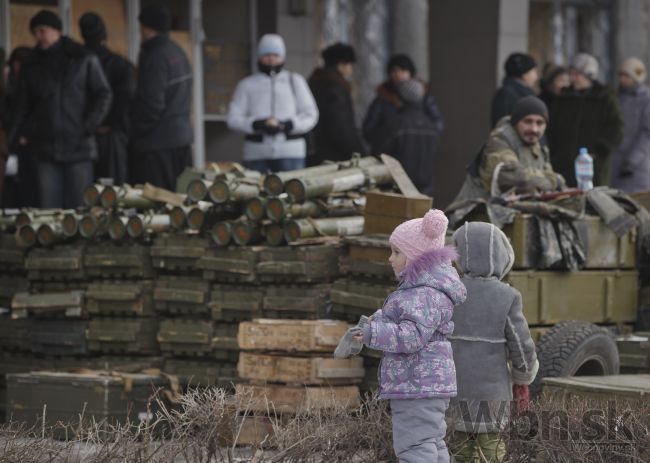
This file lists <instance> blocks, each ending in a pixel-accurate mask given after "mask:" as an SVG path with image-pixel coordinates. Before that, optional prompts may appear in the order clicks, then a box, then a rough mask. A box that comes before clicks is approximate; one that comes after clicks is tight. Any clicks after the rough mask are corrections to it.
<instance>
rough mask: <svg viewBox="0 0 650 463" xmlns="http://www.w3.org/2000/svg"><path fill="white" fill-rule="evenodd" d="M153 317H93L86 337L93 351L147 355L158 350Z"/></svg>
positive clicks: (156, 322)
mask: <svg viewBox="0 0 650 463" xmlns="http://www.w3.org/2000/svg"><path fill="white" fill-rule="evenodd" d="M157 333H158V320H157V319H155V318H94V319H92V320H91V321H90V324H89V325H88V332H87V334H86V339H87V340H88V348H89V349H90V350H91V351H93V352H103V353H109V354H110V353H129V354H140V355H148V354H155V353H157V352H158V341H157V340H156V334H157Z"/></svg>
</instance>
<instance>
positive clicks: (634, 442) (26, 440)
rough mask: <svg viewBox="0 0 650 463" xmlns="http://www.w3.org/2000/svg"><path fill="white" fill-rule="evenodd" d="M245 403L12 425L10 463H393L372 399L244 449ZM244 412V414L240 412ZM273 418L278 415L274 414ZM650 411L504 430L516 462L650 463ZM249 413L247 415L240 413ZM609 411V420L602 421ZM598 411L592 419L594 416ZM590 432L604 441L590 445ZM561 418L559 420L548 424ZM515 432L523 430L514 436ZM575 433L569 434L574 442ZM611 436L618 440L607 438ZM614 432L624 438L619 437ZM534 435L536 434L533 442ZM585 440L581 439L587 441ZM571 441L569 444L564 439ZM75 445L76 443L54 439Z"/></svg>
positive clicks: (555, 415)
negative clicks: (139, 417) (138, 419)
mask: <svg viewBox="0 0 650 463" xmlns="http://www.w3.org/2000/svg"><path fill="white" fill-rule="evenodd" d="M242 403H244V404H245V398H242V397H234V396H232V395H229V394H227V393H226V392H224V391H223V390H221V389H215V388H209V389H201V390H195V391H191V392H188V393H187V394H184V395H182V396H181V397H180V398H179V400H178V402H177V403H175V404H173V406H170V405H168V404H167V403H165V402H164V401H162V400H158V399H154V402H152V410H157V411H156V412H155V413H153V416H154V418H153V419H152V420H151V421H149V422H142V423H129V424H126V425H121V426H114V425H113V426H111V425H109V424H107V423H92V422H91V423H88V422H87V420H83V419H82V418H83V416H80V419H79V423H81V422H83V423H84V425H83V426H80V425H79V423H72V424H62V423H59V424H57V425H56V426H53V427H49V428H48V427H45V426H43V425H41V426H34V427H26V426H25V425H21V424H17V423H9V424H6V425H4V426H2V427H1V428H0V462H12V463H13V462H15V463H18V462H20V463H32V462H34V463H36V462H38V463H41V462H65V463H73V462H80V463H81V462H82V463H117V462H129V463H131V462H133V463H150V462H151V463H154V462H155V463H167V462H169V463H173V462H181V461H185V462H191V463H208V462H243V461H249V462H256V463H261V462H328V463H329V462H359V463H366V462H367V463H370V462H373V463H377V462H392V461H395V460H394V456H393V454H392V445H391V432H390V414H389V410H388V406H387V403H386V402H385V401H379V400H377V399H376V398H375V397H372V396H369V397H366V398H365V400H364V401H363V403H362V405H361V406H360V407H359V408H358V409H355V410H349V409H347V408H343V407H341V408H336V407H335V408H332V409H328V410H324V411H323V410H321V411H314V412H304V413H298V414H295V415H290V416H287V415H285V416H280V415H275V414H274V413H273V410H272V409H270V410H269V414H270V415H271V418H270V423H271V429H272V432H271V433H266V434H265V433H262V434H261V435H259V439H258V440H257V441H255V442H247V445H246V447H241V446H239V445H238V444H239V443H240V438H241V436H242V433H243V432H244V422H245V420H246V417H247V416H250V415H251V413H250V412H248V411H247V410H246V407H245V406H244V407H243V410H242V405H241V404H242ZM236 404H237V405H236ZM269 407H270V408H271V405H270V406H269ZM648 407H649V405H648V401H647V400H646V401H645V402H643V403H627V404H616V407H615V409H614V407H613V403H612V404H610V410H609V415H607V413H608V412H607V404H605V405H604V406H603V403H602V402H601V403H596V402H593V401H586V400H581V401H577V400H573V401H570V402H567V403H566V404H564V405H563V403H562V402H561V401H557V400H555V401H552V400H545V401H542V402H539V403H537V404H535V405H534V406H533V409H532V415H531V416H537V417H542V416H543V417H544V419H538V420H537V421H538V422H537V425H535V420H534V419H533V421H532V422H533V426H532V427H531V426H530V420H528V418H521V419H518V420H515V421H513V422H512V426H514V427H511V428H509V429H506V430H504V432H503V439H504V441H505V442H506V444H507V446H508V449H509V451H508V459H507V460H506V461H508V462H560V463H563V462H590V463H610V462H616V461H626V462H637V461H638V462H641V461H648V457H649V455H648V449H649V445H650V433H649V430H648V424H649V423H648V413H649V412H650V410H649V409H648ZM237 409H239V412H235V410H237ZM594 410H595V411H598V410H604V412H603V413H602V416H601V415H598V414H597V413H594ZM590 411H591V412H590ZM589 413H591V415H589V416H590V417H591V418H590V421H589V423H590V426H591V427H590V428H589V429H599V430H601V432H602V433H604V434H603V436H602V438H601V437H599V436H596V437H594V436H589V435H585V426H584V423H585V416H587V414H589ZM547 418H552V419H547ZM513 430H518V432H514V431H513ZM565 430H568V431H569V432H568V433H564V431H565ZM608 430H609V431H610V432H609V434H608V433H607V431H608ZM612 430H613V431H614V432H612ZM528 431H531V432H528ZM578 431H580V432H578ZM563 433H564V434H563ZM62 435H64V436H65V435H67V436H68V439H67V440H57V439H53V438H52V436H62ZM615 444H621V446H627V448H630V446H633V448H635V449H636V450H637V455H638V458H637V459H636V460H634V459H629V458H628V459H623V454H622V453H621V452H620V448H622V447H619V448H617V447H616V445H615Z"/></svg>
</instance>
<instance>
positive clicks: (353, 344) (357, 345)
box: [334, 315, 368, 359]
mask: <svg viewBox="0 0 650 463" xmlns="http://www.w3.org/2000/svg"><path fill="white" fill-rule="evenodd" d="M367 323H368V317H366V316H365V315H362V316H361V318H360V319H359V323H357V324H356V325H355V326H353V327H351V328H349V329H348V330H347V331H346V333H345V334H344V335H343V337H342V338H341V340H340V341H339V344H338V346H336V350H334V357H336V358H341V359H346V358H348V357H352V356H355V355H359V352H361V349H363V342H361V341H358V340H356V339H354V338H355V336H363V326H364V325H366V324H367Z"/></svg>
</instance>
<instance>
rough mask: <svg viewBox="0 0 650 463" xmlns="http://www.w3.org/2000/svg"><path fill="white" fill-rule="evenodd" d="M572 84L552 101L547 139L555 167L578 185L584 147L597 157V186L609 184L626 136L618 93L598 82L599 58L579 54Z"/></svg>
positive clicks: (571, 67)
mask: <svg viewBox="0 0 650 463" xmlns="http://www.w3.org/2000/svg"><path fill="white" fill-rule="evenodd" d="M569 76H570V79H571V86H570V87H569V88H568V89H565V90H564V91H563V92H562V93H561V94H560V95H559V96H557V97H556V98H555V99H554V100H553V102H552V103H551V108H550V123H549V128H548V142H549V147H550V151H551V163H552V165H553V169H554V170H555V171H556V172H558V173H560V174H562V175H563V176H564V178H565V179H566V181H567V184H568V185H569V186H572V187H575V186H576V178H575V172H574V161H575V158H576V156H577V155H578V151H579V149H580V148H581V147H586V148H587V149H588V150H589V153H590V154H591V155H592V156H593V157H594V186H598V185H609V182H610V172H611V164H612V160H611V155H612V152H613V151H614V150H615V149H616V147H617V146H618V145H619V143H621V140H622V139H623V118H622V116H621V111H620V109H619V106H618V101H617V99H616V94H615V93H614V91H613V90H612V89H610V88H609V87H607V86H605V85H603V84H602V83H600V82H599V81H598V61H596V59H595V58H594V57H593V56H591V55H588V54H586V53H579V54H577V55H576V56H575V57H574V59H573V61H572V62H571V66H570V68H569Z"/></svg>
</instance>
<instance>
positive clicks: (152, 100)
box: [130, 4, 192, 190]
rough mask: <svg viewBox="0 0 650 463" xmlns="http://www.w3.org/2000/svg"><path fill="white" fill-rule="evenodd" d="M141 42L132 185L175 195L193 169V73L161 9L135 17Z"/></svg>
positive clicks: (154, 7)
mask: <svg viewBox="0 0 650 463" xmlns="http://www.w3.org/2000/svg"><path fill="white" fill-rule="evenodd" d="M138 19H139V20H140V31H141V34H142V38H143V42H142V47H141V50H140V57H139V60H138V85H137V90H136V96H135V102H134V106H133V113H132V132H131V134H132V145H133V151H132V159H131V166H130V167H131V181H132V182H133V183H144V182H149V183H152V184H154V185H156V186H158V187H162V188H166V189H168V190H174V189H175V186H176V178H177V177H178V176H179V175H180V174H181V173H182V172H183V170H184V169H185V167H188V166H191V165H192V147H191V145H192V124H191V121H190V106H191V103H192V70H191V68H190V63H189V61H188V59H187V56H185V53H184V52H183V50H182V49H181V47H179V46H178V44H176V43H175V42H173V41H172V40H171V39H170V38H169V30H170V29H171V13H170V12H169V10H168V9H167V8H166V7H165V6H163V5H159V4H154V5H151V6H149V7H146V8H143V9H142V11H141V12H140V16H139V17H138Z"/></svg>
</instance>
